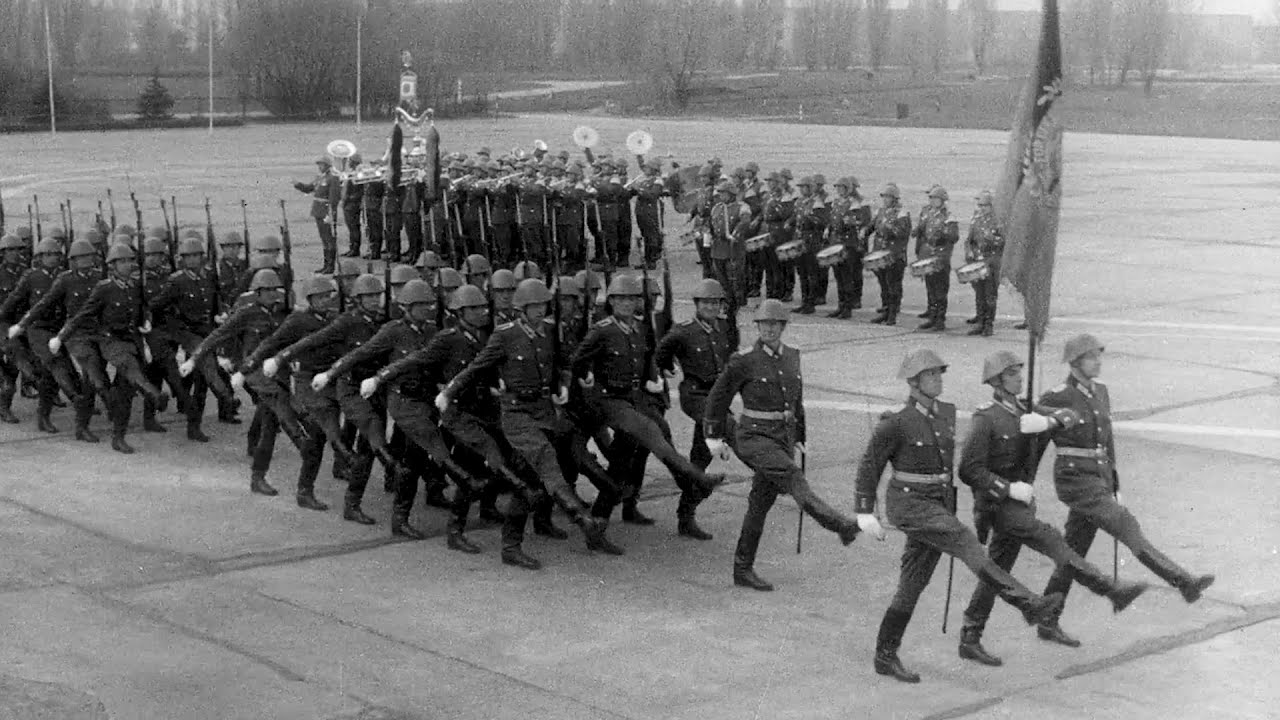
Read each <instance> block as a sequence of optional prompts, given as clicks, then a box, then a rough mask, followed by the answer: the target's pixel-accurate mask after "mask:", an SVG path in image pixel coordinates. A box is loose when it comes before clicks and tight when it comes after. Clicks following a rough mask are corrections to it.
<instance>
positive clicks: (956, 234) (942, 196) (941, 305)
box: [911, 185, 960, 332]
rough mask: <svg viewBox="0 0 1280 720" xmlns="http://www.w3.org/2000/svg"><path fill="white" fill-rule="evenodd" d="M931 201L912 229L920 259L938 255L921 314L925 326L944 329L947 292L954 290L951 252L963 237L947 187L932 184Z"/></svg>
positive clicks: (926, 282) (938, 329)
mask: <svg viewBox="0 0 1280 720" xmlns="http://www.w3.org/2000/svg"><path fill="white" fill-rule="evenodd" d="M928 195H929V204H928V205H926V206H925V207H924V208H923V209H922V210H921V211H920V222H919V223H917V224H916V226H915V227H914V228H913V229H912V231H911V234H912V235H913V236H914V237H915V239H916V248H915V252H916V259H917V260H923V259H926V258H934V259H935V262H937V263H938V264H939V265H938V268H937V270H935V271H934V272H932V273H929V274H928V275H926V276H925V278H924V286H925V292H926V293H927V295H928V303H927V307H926V308H925V310H924V312H922V313H920V317H922V318H925V321H924V322H923V323H921V324H920V329H921V330H933V331H935V332H942V331H943V330H946V329H947V293H948V292H950V290H951V252H952V248H954V247H955V244H956V243H957V242H958V241H959V240H960V230H959V227H958V226H957V224H956V221H955V220H953V219H952V218H951V213H950V211H949V210H947V200H948V198H949V196H948V195H947V190H946V188H944V187H942V186H941V185H934V186H933V187H931V188H929V192H928Z"/></svg>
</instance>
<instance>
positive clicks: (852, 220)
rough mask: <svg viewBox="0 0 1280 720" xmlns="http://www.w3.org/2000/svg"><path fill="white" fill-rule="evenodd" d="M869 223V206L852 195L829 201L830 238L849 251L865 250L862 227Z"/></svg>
mask: <svg viewBox="0 0 1280 720" xmlns="http://www.w3.org/2000/svg"><path fill="white" fill-rule="evenodd" d="M870 224H871V206H870V205H868V204H867V203H866V201H865V200H863V199H862V198H860V197H858V196H857V195H853V196H850V197H838V198H836V199H834V200H832V201H831V239H832V240H834V241H836V242H838V243H840V244H842V245H844V248H845V250H847V251H848V252H851V253H856V254H862V253H865V252H866V251H867V240H866V235H865V233H864V229H865V228H866V227H867V226H868V225H870Z"/></svg>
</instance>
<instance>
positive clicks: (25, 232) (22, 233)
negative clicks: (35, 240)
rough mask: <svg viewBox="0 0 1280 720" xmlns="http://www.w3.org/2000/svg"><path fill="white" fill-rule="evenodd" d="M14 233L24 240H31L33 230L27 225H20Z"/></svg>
mask: <svg viewBox="0 0 1280 720" xmlns="http://www.w3.org/2000/svg"><path fill="white" fill-rule="evenodd" d="M13 233H14V234H15V235H17V236H18V237H20V238H22V239H23V240H30V239H31V237H32V233H31V228H29V227H27V226H26V225H19V226H18V227H16V228H14V229H13Z"/></svg>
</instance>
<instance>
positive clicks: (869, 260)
mask: <svg viewBox="0 0 1280 720" xmlns="http://www.w3.org/2000/svg"><path fill="white" fill-rule="evenodd" d="M892 264H893V253H892V252H890V251H888V250H876V251H875V252H870V253H867V256H866V257H864V258H862V267H864V268H866V269H868V270H884V269H885V268H887V267H889V266H890V265H892Z"/></svg>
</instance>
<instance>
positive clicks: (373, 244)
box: [359, 180, 386, 260]
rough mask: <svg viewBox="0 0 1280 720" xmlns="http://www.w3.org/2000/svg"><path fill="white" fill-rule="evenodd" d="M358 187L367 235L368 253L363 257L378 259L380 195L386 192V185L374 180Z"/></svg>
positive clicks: (380, 249)
mask: <svg viewBox="0 0 1280 720" xmlns="http://www.w3.org/2000/svg"><path fill="white" fill-rule="evenodd" d="M359 187H361V188H362V191H361V196H362V197H361V201H362V202H363V204H364V228H365V233H366V234H367V235H368V236H369V254H368V255H366V256H365V257H367V258H368V259H370V260H380V259H382V243H383V237H382V236H383V224H382V196H383V195H384V194H385V193H386V185H385V184H384V183H382V182H380V181H377V180H375V181H373V182H371V183H365V184H364V185H361V186H359Z"/></svg>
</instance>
